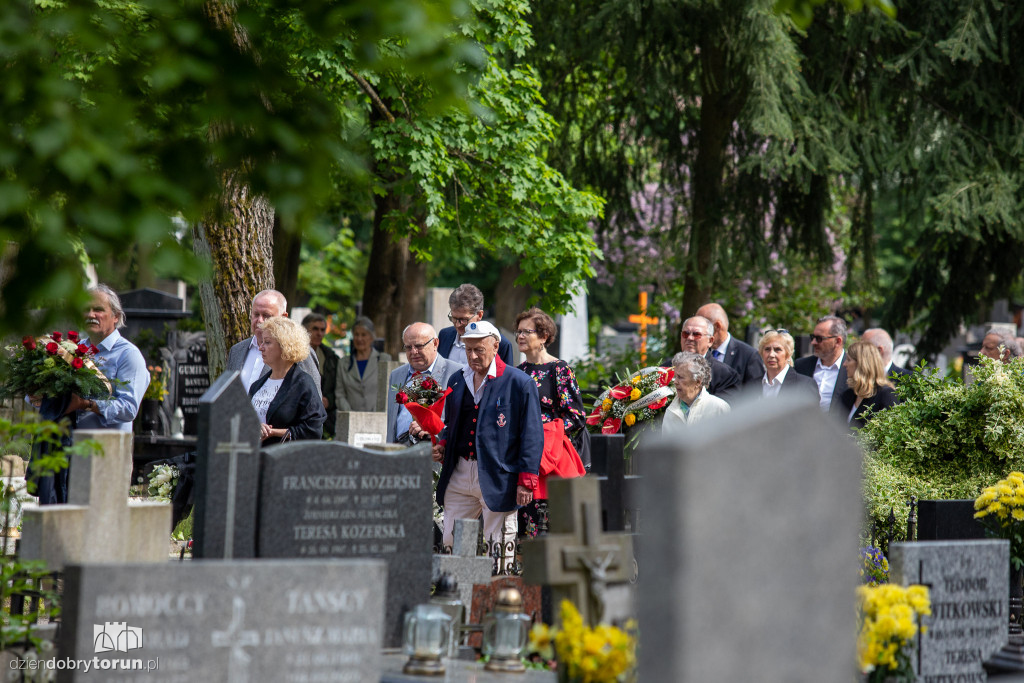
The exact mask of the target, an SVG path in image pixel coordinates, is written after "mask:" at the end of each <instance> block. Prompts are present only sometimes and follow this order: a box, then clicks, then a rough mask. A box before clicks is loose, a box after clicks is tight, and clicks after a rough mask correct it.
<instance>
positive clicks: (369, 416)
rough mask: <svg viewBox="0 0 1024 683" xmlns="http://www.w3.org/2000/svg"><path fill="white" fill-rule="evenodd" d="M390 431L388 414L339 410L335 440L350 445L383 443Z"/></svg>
mask: <svg viewBox="0 0 1024 683" xmlns="http://www.w3.org/2000/svg"><path fill="white" fill-rule="evenodd" d="M387 433H388V414H387V413H371V412H349V411H346V410H339V411H338V413H337V419H336V420H335V429H334V440H335V441H337V442H338V443H346V444H348V445H350V446H370V445H378V444H383V443H384V439H385V438H386V437H387Z"/></svg>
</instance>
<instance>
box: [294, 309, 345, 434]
mask: <svg viewBox="0 0 1024 683" xmlns="http://www.w3.org/2000/svg"><path fill="white" fill-rule="evenodd" d="M302 326H303V327H305V328H306V332H308V333H309V349H310V355H312V356H316V361H317V366H318V367H319V368H320V391H321V392H322V393H323V403H324V408H325V409H326V410H327V421H326V422H324V436H326V437H327V438H329V439H333V438H334V421H335V419H336V418H337V415H338V399H337V395H336V392H337V388H338V354H337V352H336V351H335V350H334V349H332V348H331V347H329V346H324V343H323V341H324V335H325V334H327V318H325V317H324V316H322V315H320V314H319V313H310V314H309V315H307V316H306V317H305V318H303V319H302Z"/></svg>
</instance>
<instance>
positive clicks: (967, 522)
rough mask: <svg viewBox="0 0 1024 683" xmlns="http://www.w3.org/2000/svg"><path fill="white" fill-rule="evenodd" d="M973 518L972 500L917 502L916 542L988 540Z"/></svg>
mask: <svg viewBox="0 0 1024 683" xmlns="http://www.w3.org/2000/svg"><path fill="white" fill-rule="evenodd" d="M988 537H989V536H988V534H986V533H985V527H984V526H983V525H982V523H981V522H980V521H979V520H977V519H975V518H974V501H973V500H920V501H918V502H917V540H919V541H945V540H957V539H967V538H988Z"/></svg>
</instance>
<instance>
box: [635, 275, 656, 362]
mask: <svg viewBox="0 0 1024 683" xmlns="http://www.w3.org/2000/svg"><path fill="white" fill-rule="evenodd" d="M629 322H631V323H638V324H639V325H640V361H641V362H647V326H648V325H657V324H658V319H657V318H650V317H648V316H647V292H640V315H631V316H629Z"/></svg>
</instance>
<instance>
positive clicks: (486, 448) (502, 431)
mask: <svg viewBox="0 0 1024 683" xmlns="http://www.w3.org/2000/svg"><path fill="white" fill-rule="evenodd" d="M500 339H501V334H500V333H499V332H498V328H496V327H495V326H494V325H492V324H491V323H489V322H487V321H485V320H479V321H475V322H470V323H468V324H467V325H466V331H465V332H463V334H462V340H463V341H464V342H465V344H466V360H467V361H468V363H469V364H468V366H467V367H465V368H463V370H462V372H458V373H456V374H455V375H453V376H452V377H451V379H450V380H449V381H448V386H449V387H451V388H452V393H451V394H450V395H449V396H448V400H447V402H446V404H445V412H446V415H447V416H446V418H445V429H444V432H442V440H441V441H440V442H439V443H438V444H437V445H436V446H435V447H434V460H436V461H438V462H441V463H443V464H442V466H441V478H440V480H439V481H438V482H437V504H438V505H440V506H442V507H443V508H444V535H443V543H444V545H445V546H451V545H452V530H453V528H454V526H455V520H456V519H476V518H477V517H478V516H480V515H481V514H482V515H483V519H484V535H485V537H486V538H487V540H488V542H489V543H491V544H493V543H496V542H497V543H502V544H503V545H504V544H505V543H507V542H510V541H512V540H514V539H515V537H516V515H515V510H516V507H517V506H520V505H526V504H527V503H529V502H530V500H531V499H532V496H533V489H534V486H535V485H536V483H537V481H536V479H537V474H538V471H539V469H540V460H541V455H542V454H543V451H544V425H543V424H542V423H541V418H540V399H539V397H538V394H537V385H536V383H535V382H534V381H533V379H532V378H531V377H530V376H529V375H527V374H526V373H524V372H523V371H521V370H518V369H516V368H514V367H512V366H510V365H506V364H505V363H504V362H503V361H502V360H501V358H500V357H498V344H499V341H500Z"/></svg>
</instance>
